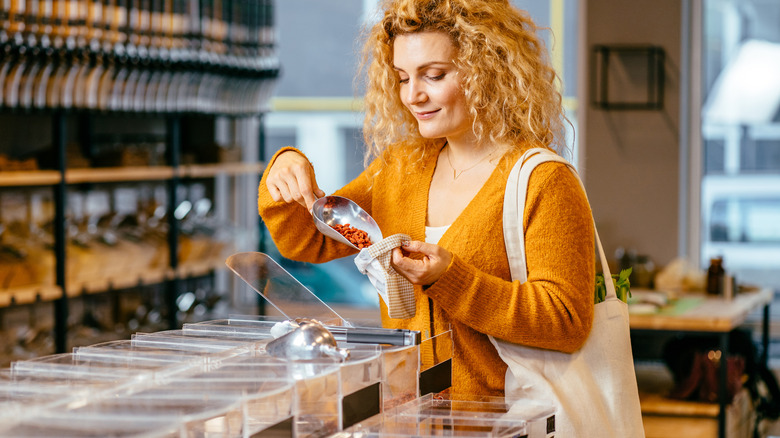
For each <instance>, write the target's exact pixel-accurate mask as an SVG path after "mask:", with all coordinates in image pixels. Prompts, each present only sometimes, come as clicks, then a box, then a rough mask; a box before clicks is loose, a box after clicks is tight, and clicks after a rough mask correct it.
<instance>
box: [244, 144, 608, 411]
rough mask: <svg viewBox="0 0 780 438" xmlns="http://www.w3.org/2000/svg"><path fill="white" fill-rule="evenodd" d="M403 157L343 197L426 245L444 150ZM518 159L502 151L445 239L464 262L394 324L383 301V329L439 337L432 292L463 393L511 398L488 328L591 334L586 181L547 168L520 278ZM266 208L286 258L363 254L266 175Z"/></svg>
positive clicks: (570, 338)
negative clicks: (510, 204)
mask: <svg viewBox="0 0 780 438" xmlns="http://www.w3.org/2000/svg"><path fill="white" fill-rule="evenodd" d="M291 149H293V148H283V149H280V150H279V151H278V152H277V153H276V155H274V157H273V158H272V159H271V161H270V162H269V168H270V166H271V165H272V164H273V162H274V160H275V159H276V157H277V156H278V155H279V154H280V153H281V152H283V151H287V150H291ZM293 150H294V149H293ZM429 155H431V154H429ZM387 156H389V155H387ZM395 156H396V158H395V159H387V160H382V159H379V160H375V161H374V162H373V163H372V164H371V165H370V166H369V167H368V168H367V169H366V170H365V171H364V172H363V173H362V174H361V175H360V176H358V177H357V178H356V179H355V180H354V181H352V182H350V183H349V184H347V185H346V186H345V187H343V188H342V189H340V190H338V191H337V192H336V193H335V194H337V195H341V196H346V197H348V198H350V199H352V200H353V201H355V202H357V203H358V204H359V205H360V206H361V207H363V208H364V209H365V210H366V211H368V212H369V213H370V214H371V215H372V216H373V217H374V219H376V221H377V223H378V224H379V226H380V228H381V230H382V233H383V235H385V236H390V235H392V234H396V233H405V234H408V235H409V236H411V238H412V239H414V240H420V241H424V240H425V219H426V215H427V206H428V190H429V187H430V183H431V178H432V176H433V171H434V168H435V165H436V160H437V154H432V155H431V156H428V157H426V158H425V159H424V161H423V163H421V165H417V166H415V165H413V164H411V163H408V162H406V161H407V160H408V158H407V156H406V155H405V154H396V155H395ZM519 156H520V153H518V152H510V153H508V154H507V155H505V156H504V158H503V159H502V161H501V162H500V163H499V164H498V166H497V167H496V169H495V170H494V171H493V173H492V175H491V176H490V177H489V179H488V180H487V181H486V182H485V184H484V186H483V187H482V188H481V189H480V191H479V193H477V195H476V196H475V197H474V199H473V200H472V201H471V203H470V204H469V205H468V206H467V207H466V209H465V210H464V211H463V212H462V213H461V215H460V216H459V217H458V218H457V220H455V222H453V223H452V225H451V226H450V228H449V229H448V230H447V232H446V233H445V234H444V236H442V238H441V240H440V241H439V245H440V246H442V247H444V248H446V249H447V250H449V251H450V252H452V253H453V255H454V257H453V259H452V263H451V264H450V266H448V267H447V269H446V271H445V272H444V274H443V275H442V276H441V277H440V278H439V280H437V281H436V282H435V283H433V284H432V285H429V286H426V288H423V287H421V286H415V297H416V302H417V313H416V315H415V316H414V317H413V318H410V319H404V320H399V319H391V318H389V317H388V316H387V307H386V306H385V305H384V303H382V302H381V301H382V300H380V305H381V313H382V325H383V326H384V327H387V328H405V329H411V330H418V331H420V332H422V333H423V334H424V335H423V338H424V339H425V338H427V337H429V336H431V333H430V327H431V325H430V318H431V315H430V310H429V309H430V307H429V300H428V298H429V297H430V298H431V299H432V302H433V306H432V311H433V321H434V326H433V330H434V333H433V335H437V334H440V333H442V332H444V331H446V330H448V329H451V330H452V339H453V342H454V353H453V362H452V365H453V369H452V373H453V375H452V379H453V387H452V392H454V393H460V394H478V395H503V391H504V375H505V372H506V365H505V364H504V363H503V361H502V360H501V359H500V358H499V356H498V353H497V352H496V350H495V348H494V347H493V345H492V344H491V343H490V340H489V339H488V337H487V335H492V336H495V337H497V338H500V339H504V340H507V341H510V342H515V343H519V344H523V345H527V346H532V347H539V348H546V349H554V350H560V351H565V352H572V351H576V350H577V349H578V348H579V347H580V346H581V345H582V344H583V343H584V341H585V339H586V338H587V336H588V333H589V332H590V327H591V324H592V320H593V294H594V287H595V285H594V277H595V273H594V269H595V266H594V265H595V258H594V236H593V220H592V216H591V212H590V207H589V206H588V203H587V200H586V198H585V195H584V193H583V191H582V189H581V187H580V185H579V183H578V182H577V180H576V179H575V178H574V176H573V175H572V174H571V172H570V171H569V170H568V169H566V167H565V166H563V165H562V164H559V163H544V164H541V165H540V166H539V167H537V168H536V170H534V172H533V174H532V176H531V180H530V183H529V188H528V194H527V198H526V206H525V211H524V215H523V226H524V229H525V249H526V258H527V266H528V281H527V282H526V283H524V284H520V283H519V282H517V281H514V282H513V281H511V275H510V271H509V265H508V262H507V256H506V250H505V247H504V236H503V229H502V207H503V199H504V190H505V186H506V179H507V176H508V174H509V170H510V169H511V167H512V165H514V163H515V162H516V161H517V160H518V159H519ZM266 175H267V173H266ZM258 209H259V213H260V216H261V217H262V219H263V221H264V223H265V225H266V226H267V227H268V229H269V231H270V234H271V237H272V238H273V240H274V242H275V244H276V246H277V247H278V249H279V251H280V252H281V254H282V255H283V256H284V257H287V258H290V259H293V260H298V261H304V262H312V263H319V262H326V261H329V260H332V259H334V258H338V257H345V256H349V255H354V254H355V251H354V250H352V249H351V248H349V247H347V246H346V245H343V244H341V243H337V242H336V241H334V240H331V239H329V238H326V237H324V236H323V235H322V234H320V233H319V232H318V231H317V229H316V228H315V226H314V223H313V222H312V218H311V215H310V214H309V212H308V211H307V210H306V209H305V208H304V207H302V206H300V205H299V204H297V203H293V204H286V203H284V202H275V201H273V199H271V196H270V195H269V193H268V189H267V187H266V178H265V175H264V177H263V178H262V180H261V182H260V186H259V190H258ZM355 269H357V268H355Z"/></svg>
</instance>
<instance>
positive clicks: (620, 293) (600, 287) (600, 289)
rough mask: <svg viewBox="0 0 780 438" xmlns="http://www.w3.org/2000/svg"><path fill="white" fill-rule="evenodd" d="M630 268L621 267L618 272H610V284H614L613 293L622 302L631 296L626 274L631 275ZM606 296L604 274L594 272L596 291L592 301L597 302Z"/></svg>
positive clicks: (629, 283)
mask: <svg viewBox="0 0 780 438" xmlns="http://www.w3.org/2000/svg"><path fill="white" fill-rule="evenodd" d="M631 270H632V268H628V269H623V270H622V271H620V274H612V284H614V285H615V293H616V294H617V297H618V298H619V299H620V300H622V301H623V302H626V303H627V302H628V297H630V296H631V282H630V281H629V280H628V276H629V275H631ZM606 298H607V287H606V285H605V283H604V274H596V293H595V297H594V303H596V304H598V303H600V302H602V301H604V299H606Z"/></svg>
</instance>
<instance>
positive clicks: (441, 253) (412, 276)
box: [391, 240, 452, 285]
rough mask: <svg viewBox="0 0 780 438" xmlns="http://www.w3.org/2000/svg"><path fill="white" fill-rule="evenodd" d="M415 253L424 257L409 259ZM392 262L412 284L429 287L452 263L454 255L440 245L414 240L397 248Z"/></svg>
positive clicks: (394, 267) (396, 269) (397, 270)
mask: <svg viewBox="0 0 780 438" xmlns="http://www.w3.org/2000/svg"><path fill="white" fill-rule="evenodd" d="M415 253H416V254H420V255H422V257H421V258H420V257H415V258H412V257H409V255H410V254H415ZM391 261H392V265H393V269H395V271H396V272H398V273H399V274H401V275H402V276H404V277H406V279H407V280H409V281H410V282H412V284H419V285H427V284H431V283H433V282H435V281H436V280H438V279H439V277H441V274H443V273H444V271H445V270H446V269H447V266H449V265H450V262H452V253H451V252H449V251H447V250H446V249H444V248H442V247H441V246H439V245H433V244H431V243H425V242H420V241H416V240H412V241H410V242H408V243H407V244H406V245H404V246H402V247H400V248H395V249H394V250H393V257H392V259H391Z"/></svg>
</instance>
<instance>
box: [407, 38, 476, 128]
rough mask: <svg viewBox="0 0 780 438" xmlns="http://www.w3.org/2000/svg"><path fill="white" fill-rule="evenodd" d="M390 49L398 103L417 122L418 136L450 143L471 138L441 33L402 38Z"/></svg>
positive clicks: (450, 51) (450, 48)
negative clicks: (401, 104)
mask: <svg viewBox="0 0 780 438" xmlns="http://www.w3.org/2000/svg"><path fill="white" fill-rule="evenodd" d="M393 47H394V48H393V67H394V68H395V71H396V72H397V74H398V81H399V83H400V97H401V101H402V102H403V104H404V105H405V106H406V108H408V109H409V111H411V113H412V115H414V117H415V118H416V119H417V124H418V129H419V130H420V135H422V136H423V137H426V138H443V137H446V138H447V140H449V141H450V142H452V141H456V140H458V139H465V138H470V137H473V133H472V130H471V118H470V117H469V115H468V111H467V109H466V99H465V96H464V94H463V90H462V88H461V84H460V80H459V78H458V69H457V68H456V67H455V64H453V62H452V60H453V59H454V58H455V55H456V48H455V46H454V45H453V43H452V41H451V40H450V38H449V37H448V36H447V35H446V34H445V33H443V32H420V33H411V34H402V35H398V36H396V37H395V42H394V46H393Z"/></svg>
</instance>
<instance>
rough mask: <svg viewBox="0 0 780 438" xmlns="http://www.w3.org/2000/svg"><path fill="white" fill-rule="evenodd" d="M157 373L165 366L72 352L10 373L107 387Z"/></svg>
mask: <svg viewBox="0 0 780 438" xmlns="http://www.w3.org/2000/svg"><path fill="white" fill-rule="evenodd" d="M157 372H163V373H165V372H167V370H166V365H164V364H162V365H161V364H151V363H145V362H139V361H134V360H132V359H130V358H127V359H125V360H116V361H113V362H106V361H98V360H92V359H89V358H86V359H85V358H79V357H78V356H76V355H74V354H73V353H61V354H53V355H49V356H42V357H39V358H35V359H29V360H22V361H17V362H13V363H12V364H11V373H12V375H13V376H16V377H24V376H34V377H37V378H52V379H65V380H84V381H92V382H95V381H98V382H104V383H105V384H108V385H112V384H113V385H119V384H120V383H125V384H127V383H130V382H134V381H138V380H142V379H150V378H153V377H154V375H155V373H157Z"/></svg>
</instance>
